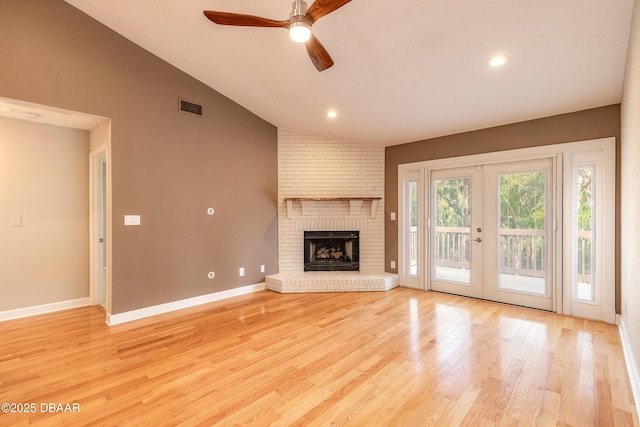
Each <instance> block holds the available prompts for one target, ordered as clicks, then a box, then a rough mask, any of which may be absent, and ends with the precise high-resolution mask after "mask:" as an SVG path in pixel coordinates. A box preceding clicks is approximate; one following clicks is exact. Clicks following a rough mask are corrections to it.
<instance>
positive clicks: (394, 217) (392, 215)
mask: <svg viewBox="0 0 640 427" xmlns="http://www.w3.org/2000/svg"><path fill="white" fill-rule="evenodd" d="M395 220H396V213H395V212H391V221H395Z"/></svg>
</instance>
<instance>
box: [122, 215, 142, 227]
mask: <svg viewBox="0 0 640 427" xmlns="http://www.w3.org/2000/svg"><path fill="white" fill-rule="evenodd" d="M124 225H140V215H125V216H124Z"/></svg>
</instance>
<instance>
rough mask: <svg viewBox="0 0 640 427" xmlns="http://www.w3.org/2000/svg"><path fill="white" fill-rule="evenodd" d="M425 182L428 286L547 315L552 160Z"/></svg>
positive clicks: (449, 173)
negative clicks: (531, 308)
mask: <svg viewBox="0 0 640 427" xmlns="http://www.w3.org/2000/svg"><path fill="white" fill-rule="evenodd" d="M429 181H430V182H429V186H430V188H429V192H428V193H429V195H430V196H429V203H428V205H429V218H428V220H427V223H428V225H429V230H430V232H429V233H428V246H427V249H428V253H429V255H430V263H429V264H430V266H431V271H430V272H429V273H430V274H429V279H430V286H429V287H430V288H431V289H432V290H436V291H442V292H448V293H454V294H458V295H465V296H471V297H476V298H483V299H489V300H492V301H499V302H506V303H510V304H517V305H522V306H526V307H533V308H539V309H544V310H551V309H552V308H553V298H552V297H553V286H552V284H553V281H552V280H551V279H552V274H551V273H552V267H553V262H552V259H553V258H552V255H553V250H552V249H553V244H552V241H553V240H552V238H551V237H552V236H551V234H552V218H554V213H553V207H554V203H553V200H554V196H553V193H552V188H553V187H552V185H551V184H552V182H553V160H552V159H551V158H547V159H539V160H532V161H521V162H509V163H497V164H490V165H476V166H470V167H463V168H451V169H443V170H435V171H432V172H431V173H430V179H429Z"/></svg>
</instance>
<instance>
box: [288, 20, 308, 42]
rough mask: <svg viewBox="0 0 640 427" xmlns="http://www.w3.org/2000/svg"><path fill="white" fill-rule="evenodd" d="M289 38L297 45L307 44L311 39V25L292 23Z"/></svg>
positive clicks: (300, 22)
mask: <svg viewBox="0 0 640 427" xmlns="http://www.w3.org/2000/svg"><path fill="white" fill-rule="evenodd" d="M289 37H291V40H293V41H294V42H296V43H305V42H307V41H308V40H309V39H310V38H311V25H309V24H307V23H306V22H302V21H297V22H292V23H291V26H290V27H289Z"/></svg>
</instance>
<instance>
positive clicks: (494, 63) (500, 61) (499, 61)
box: [489, 55, 507, 68]
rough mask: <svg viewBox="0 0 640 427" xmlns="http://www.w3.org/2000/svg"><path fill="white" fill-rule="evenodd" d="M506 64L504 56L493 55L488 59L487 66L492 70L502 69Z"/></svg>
mask: <svg viewBox="0 0 640 427" xmlns="http://www.w3.org/2000/svg"><path fill="white" fill-rule="evenodd" d="M506 62H507V57H506V56H504V55H493V56H492V57H491V58H489V65H490V66H491V67H493V68H498V67H502V66H503V65H504V64H505V63H506Z"/></svg>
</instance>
